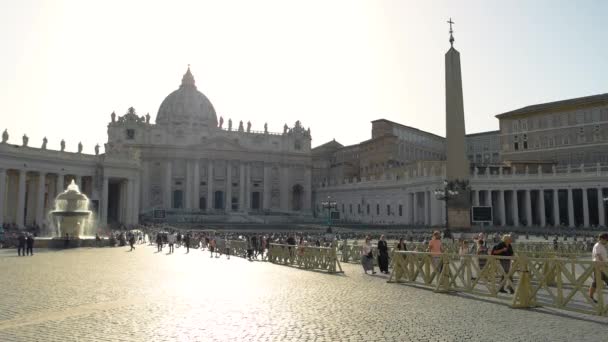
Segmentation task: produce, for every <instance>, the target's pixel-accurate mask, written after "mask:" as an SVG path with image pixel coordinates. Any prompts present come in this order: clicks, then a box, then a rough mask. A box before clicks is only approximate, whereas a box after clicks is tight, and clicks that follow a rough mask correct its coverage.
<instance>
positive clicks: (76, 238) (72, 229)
mask: <svg viewBox="0 0 608 342" xmlns="http://www.w3.org/2000/svg"><path fill="white" fill-rule="evenodd" d="M93 216H94V215H93V212H92V211H91V210H89V199H88V198H87V196H86V195H85V194H83V193H81V192H80V190H79V188H78V185H76V183H74V180H72V182H71V183H70V184H69V185H68V187H67V189H66V190H65V191H64V192H62V193H60V194H59V195H57V197H56V198H55V207H54V209H53V210H51V211H50V212H49V221H50V222H51V229H52V230H51V232H50V235H51V241H49V242H48V243H49V247H61V246H64V247H67V246H70V247H76V246H84V245H91V243H89V242H92V241H94V237H93V236H91V235H92V234H91V233H90V230H91V227H92V224H93V222H94V217H93ZM66 234H67V235H66ZM66 238H69V241H68V242H65V240H66Z"/></svg>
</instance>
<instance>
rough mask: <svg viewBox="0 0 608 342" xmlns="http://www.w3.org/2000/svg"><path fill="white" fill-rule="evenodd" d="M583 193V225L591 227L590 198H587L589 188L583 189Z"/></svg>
mask: <svg viewBox="0 0 608 342" xmlns="http://www.w3.org/2000/svg"><path fill="white" fill-rule="evenodd" d="M582 193H583V225H584V226H585V227H589V199H588V198H587V188H583V189H582Z"/></svg>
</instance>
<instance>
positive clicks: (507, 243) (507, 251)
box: [492, 235, 515, 294]
mask: <svg viewBox="0 0 608 342" xmlns="http://www.w3.org/2000/svg"><path fill="white" fill-rule="evenodd" d="M512 242H513V238H512V237H511V235H504V236H503V237H502V241H501V242H499V243H498V244H497V245H496V246H494V248H492V255H497V256H501V257H511V256H513V245H512ZM500 265H501V266H502V269H503V271H504V274H503V276H502V278H501V279H500V289H499V290H498V292H501V293H507V291H505V285H506V284H507V278H508V280H509V281H510V282H511V284H512V283H513V277H512V276H509V271H511V259H508V258H500ZM511 284H509V285H508V286H507V288H508V289H509V292H511V294H513V293H515V290H514V289H513V286H512V285H511Z"/></svg>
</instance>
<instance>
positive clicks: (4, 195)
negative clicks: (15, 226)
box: [0, 169, 6, 225]
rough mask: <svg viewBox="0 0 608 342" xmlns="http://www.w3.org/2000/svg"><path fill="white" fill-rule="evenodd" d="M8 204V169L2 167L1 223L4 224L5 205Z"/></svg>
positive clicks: (0, 175) (0, 182) (0, 170)
mask: <svg viewBox="0 0 608 342" xmlns="http://www.w3.org/2000/svg"><path fill="white" fill-rule="evenodd" d="M5 206H6V170H5V169H0V225H1V224H4V207H5Z"/></svg>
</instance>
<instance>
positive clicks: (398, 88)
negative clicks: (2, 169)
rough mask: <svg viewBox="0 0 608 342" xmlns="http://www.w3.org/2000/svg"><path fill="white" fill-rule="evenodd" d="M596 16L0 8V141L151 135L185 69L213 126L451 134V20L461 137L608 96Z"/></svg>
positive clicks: (355, 138) (129, 5)
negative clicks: (132, 132)
mask: <svg viewBox="0 0 608 342" xmlns="http://www.w3.org/2000/svg"><path fill="white" fill-rule="evenodd" d="M607 13H608V2H606V1H488V0H480V1H405V0H394V1H388V0H369V1H356V0H344V1H333V0H320V1H316V0H302V1H288V0H276V1H266V0H256V1H251V0H243V1H231V0H218V1H200V0H199V1H191V2H183V1H175V0H174V1H170V2H169V1H150V0H142V1H108V0H105V1H82V0H81V1H59V0H56V1H50V0H49V1H31V0H19V1H18V0H12V1H9V0H0V42H2V45H1V50H0V56H1V59H0V61H1V63H0V105H1V106H2V107H1V108H0V112H1V114H0V118H1V120H0V130H4V129H5V128H8V130H9V133H10V135H11V136H10V142H12V143H16V144H20V143H21V136H22V135H23V134H24V133H27V135H28V136H29V137H30V145H31V146H40V144H41V141H42V137H44V136H47V137H48V139H49V148H53V149H58V148H59V141H60V140H61V139H62V138H63V139H65V140H66V142H67V150H70V151H74V150H76V148H77V144H78V142H79V141H82V142H83V144H84V145H85V152H88V153H92V152H93V146H94V145H95V144H96V143H100V144H102V143H103V142H105V141H106V139H107V138H106V125H107V123H108V122H109V120H110V113H111V112H112V111H113V110H115V111H116V113H117V114H120V115H122V114H124V113H126V111H127V108H128V107H130V106H134V107H135V109H136V110H137V112H138V114H140V115H144V114H145V113H147V112H149V113H150V115H151V116H152V120H154V118H155V117H156V113H157V111H158V107H159V105H160V103H161V102H162V100H163V99H164V98H165V96H167V95H168V94H169V93H170V92H172V91H173V90H175V89H177V87H178V86H179V84H180V81H181V77H182V75H183V74H184V72H185V70H186V67H187V65H188V64H191V65H192V72H193V74H194V77H195V79H196V82H197V86H198V89H199V90H200V91H202V92H203V93H205V94H206V95H207V97H209V99H210V100H211V102H212V103H213V105H214V106H215V109H216V111H217V113H218V116H219V115H221V116H223V117H224V119H225V121H228V118H232V120H233V122H238V121H239V120H243V121H245V122H246V121H247V120H251V122H252V124H253V129H254V130H262V129H263V125H264V122H268V125H269V130H271V131H281V130H282V127H283V124H284V123H286V122H287V123H288V124H289V125H290V126H292V125H293V123H294V122H295V121H296V120H301V121H302V123H303V125H304V126H305V127H309V126H310V127H311V130H312V136H313V146H317V145H320V144H322V143H325V142H327V141H328V140H331V139H332V138H336V140H338V141H339V142H341V143H343V144H354V143H357V142H360V141H362V140H365V139H369V138H370V136H371V124H370V121H372V120H375V119H379V118H386V119H389V120H393V121H396V122H399V123H402V124H405V125H409V126H414V127H417V128H420V129H423V130H427V131H430V132H433V133H436V134H440V135H444V132H445V123H444V122H445V121H444V115H445V100H444V96H445V95H444V94H445V85H444V59H443V58H444V57H443V56H444V53H445V52H446V51H447V49H448V48H449V43H448V37H449V36H448V24H447V23H446V20H447V19H448V18H449V17H452V19H453V20H454V22H455V23H456V24H455V25H454V30H455V33H454V35H455V38H456V42H455V45H454V46H455V47H456V48H457V49H458V50H459V51H460V53H461V61H462V69H463V70H462V72H463V87H464V106H465V117H466V128H467V133H475V132H481V131H487V130H495V129H498V121H497V120H496V119H495V118H494V115H496V114H499V113H501V112H504V111H508V110H513V109H516V108H519V107H522V106H526V105H531V104H536V103H541V102H545V101H553V100H560V99H567V98H572V97H579V96H586V95H593V94H599V93H606V92H608V88H607V87H606V85H607V84H608V83H607V81H608V63H607V61H608V44H606V37H608V30H607V29H606V15H607Z"/></svg>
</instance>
